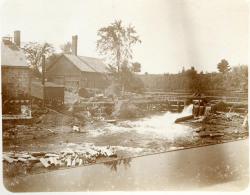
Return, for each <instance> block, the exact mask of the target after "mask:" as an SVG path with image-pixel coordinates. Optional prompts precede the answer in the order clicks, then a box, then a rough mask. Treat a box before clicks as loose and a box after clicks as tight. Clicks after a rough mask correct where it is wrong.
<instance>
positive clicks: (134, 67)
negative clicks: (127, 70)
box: [132, 62, 141, 72]
mask: <svg viewBox="0 0 250 195" xmlns="http://www.w3.org/2000/svg"><path fill="white" fill-rule="evenodd" d="M132 70H133V72H141V64H140V63H139V62H134V63H132Z"/></svg>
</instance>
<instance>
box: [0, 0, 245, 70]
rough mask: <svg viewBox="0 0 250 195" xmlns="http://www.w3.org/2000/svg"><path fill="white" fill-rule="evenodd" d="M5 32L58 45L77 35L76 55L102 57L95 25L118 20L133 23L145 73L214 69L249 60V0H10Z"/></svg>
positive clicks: (136, 51) (4, 19)
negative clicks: (225, 62)
mask: <svg viewBox="0 0 250 195" xmlns="http://www.w3.org/2000/svg"><path fill="white" fill-rule="evenodd" d="M1 9H2V10H1V27H2V28H1V35H13V31H14V30H21V39H22V41H23V42H27V41H39V42H40V41H41V42H43V41H47V42H50V43H53V44H54V45H55V46H57V47H58V45H60V44H62V43H65V42H67V41H71V36H72V35H75V34H77V35H78V40H79V42H78V54H79V55H83V56H90V57H98V54H97V52H96V48H95V46H96V40H97V30H98V29H99V28H100V27H103V26H106V25H108V24H110V23H111V22H113V21H114V20H116V19H121V20H122V21H123V22H124V24H126V25H127V24H132V25H134V26H135V28H136V30H137V32H138V34H139V35H140V38H141V40H142V43H141V44H140V45H138V46H136V47H135V49H134V54H135V55H134V61H138V62H140V63H141V64H142V72H143V73H144V72H149V73H167V72H170V73H177V72H178V71H180V70H181V69H182V66H185V68H188V67H190V66H191V65H192V66H195V68H196V69H198V70H204V71H216V66H217V63H218V62H219V61H220V60H221V59H222V58H225V59H227V60H228V61H229V63H230V64H231V65H238V64H247V60H248V56H247V55H248V19H249V16H248V3H247V0H6V1H4V3H2V6H1Z"/></svg>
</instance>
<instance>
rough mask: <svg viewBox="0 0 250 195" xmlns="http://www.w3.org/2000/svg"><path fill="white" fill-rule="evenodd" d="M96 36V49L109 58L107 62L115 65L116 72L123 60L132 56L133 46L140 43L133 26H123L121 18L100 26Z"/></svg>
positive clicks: (128, 59)
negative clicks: (105, 25)
mask: <svg viewBox="0 0 250 195" xmlns="http://www.w3.org/2000/svg"><path fill="white" fill-rule="evenodd" d="M97 36H98V37H99V39H98V40H97V51H98V52H99V53H100V54H101V55H103V56H105V57H106V59H109V64H110V65H111V66H113V67H116V68H117V72H119V71H120V67H121V64H122V63H124V61H127V62H129V61H130V60H131V59H132V58H133V46H134V45H135V44H136V43H141V40H140V38H139V36H138V35H137V32H136V30H135V28H134V27H133V26H131V25H129V26H128V27H126V26H124V25H123V24H122V21H121V20H118V21H115V22H114V23H111V24H110V25H109V26H107V27H103V28H100V29H99V30H98V32H97Z"/></svg>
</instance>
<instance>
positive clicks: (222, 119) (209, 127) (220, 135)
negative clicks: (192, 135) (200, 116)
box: [196, 112, 248, 141]
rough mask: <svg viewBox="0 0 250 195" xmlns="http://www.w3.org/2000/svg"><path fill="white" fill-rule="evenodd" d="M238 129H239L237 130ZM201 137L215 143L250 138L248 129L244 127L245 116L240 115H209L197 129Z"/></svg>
mask: <svg viewBox="0 0 250 195" xmlns="http://www.w3.org/2000/svg"><path fill="white" fill-rule="evenodd" d="M236 128H237V129H236ZM196 133H197V135H198V136H199V137H201V138H203V140H204V139H205V138H206V139H210V140H211V139H213V141H216V140H217V141H229V140H235V139H243V138H245V137H246V136H248V128H247V127H246V126H244V116H243V115H241V114H238V113H218V112H217V113H209V114H208V115H207V116H206V117H205V120H204V121H203V123H202V126H201V127H200V128H198V129H196Z"/></svg>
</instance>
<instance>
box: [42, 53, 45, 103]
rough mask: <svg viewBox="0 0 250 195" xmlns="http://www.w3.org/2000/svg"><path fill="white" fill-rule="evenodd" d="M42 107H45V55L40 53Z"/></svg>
mask: <svg viewBox="0 0 250 195" xmlns="http://www.w3.org/2000/svg"><path fill="white" fill-rule="evenodd" d="M42 87H43V107H45V55H42Z"/></svg>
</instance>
